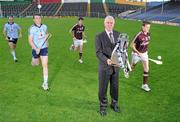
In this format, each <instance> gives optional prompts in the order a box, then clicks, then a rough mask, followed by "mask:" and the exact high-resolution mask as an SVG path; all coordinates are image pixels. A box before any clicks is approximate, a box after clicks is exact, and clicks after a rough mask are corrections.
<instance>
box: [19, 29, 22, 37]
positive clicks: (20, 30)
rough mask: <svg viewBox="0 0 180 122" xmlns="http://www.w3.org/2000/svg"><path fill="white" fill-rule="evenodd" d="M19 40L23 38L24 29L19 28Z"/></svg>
mask: <svg viewBox="0 0 180 122" xmlns="http://www.w3.org/2000/svg"><path fill="white" fill-rule="evenodd" d="M19 38H22V29H21V28H19Z"/></svg>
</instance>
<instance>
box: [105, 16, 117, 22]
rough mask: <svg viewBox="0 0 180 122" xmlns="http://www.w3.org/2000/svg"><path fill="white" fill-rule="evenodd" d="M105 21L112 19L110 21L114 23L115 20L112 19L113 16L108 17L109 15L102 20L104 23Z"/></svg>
mask: <svg viewBox="0 0 180 122" xmlns="http://www.w3.org/2000/svg"><path fill="white" fill-rule="evenodd" d="M107 19H112V20H113V21H114V22H115V19H114V17H113V16H110V15H108V16H106V17H105V19H104V22H105V21H106V20H107Z"/></svg>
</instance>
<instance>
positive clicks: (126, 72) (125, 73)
mask: <svg viewBox="0 0 180 122" xmlns="http://www.w3.org/2000/svg"><path fill="white" fill-rule="evenodd" d="M124 77H125V78H129V71H128V69H127V68H125V69H124Z"/></svg>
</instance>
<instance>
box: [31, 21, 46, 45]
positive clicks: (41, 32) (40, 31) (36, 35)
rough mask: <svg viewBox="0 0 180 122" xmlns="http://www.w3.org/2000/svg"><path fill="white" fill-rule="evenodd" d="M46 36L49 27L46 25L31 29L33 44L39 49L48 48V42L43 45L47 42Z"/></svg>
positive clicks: (33, 26)
mask: <svg viewBox="0 0 180 122" xmlns="http://www.w3.org/2000/svg"><path fill="white" fill-rule="evenodd" d="M46 34H47V26H46V25H44V24H41V25H40V26H37V25H35V24H34V25H32V26H31V27H30V28H29V36H30V37H32V39H33V42H34V44H35V46H36V47H37V48H46V47H47V42H46V43H45V44H44V45H43V43H44V41H45V40H46ZM42 45H43V46H42ZM41 46H42V47H41Z"/></svg>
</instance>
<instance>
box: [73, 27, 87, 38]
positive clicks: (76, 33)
mask: <svg viewBox="0 0 180 122" xmlns="http://www.w3.org/2000/svg"><path fill="white" fill-rule="evenodd" d="M84 30H85V26H84V25H78V24H76V25H74V26H73V28H72V31H73V32H74V36H75V38H76V39H79V40H81V39H82V38H83V37H82V36H83V35H82V33H83V32H84Z"/></svg>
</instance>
